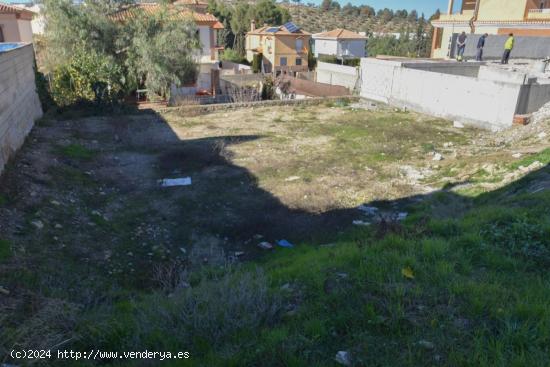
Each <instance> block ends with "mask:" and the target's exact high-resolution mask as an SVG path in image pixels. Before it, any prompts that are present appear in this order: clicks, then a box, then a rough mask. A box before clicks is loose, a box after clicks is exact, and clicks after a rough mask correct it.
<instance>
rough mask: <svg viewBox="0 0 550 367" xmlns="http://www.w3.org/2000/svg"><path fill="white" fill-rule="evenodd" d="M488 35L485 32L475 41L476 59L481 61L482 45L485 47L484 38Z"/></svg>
mask: <svg viewBox="0 0 550 367" xmlns="http://www.w3.org/2000/svg"><path fill="white" fill-rule="evenodd" d="M488 36H489V35H488V34H487V33H485V34H484V35H483V36H481V37H480V38H479V41H477V54H476V61H483V47H485V39H486V38H487V37H488Z"/></svg>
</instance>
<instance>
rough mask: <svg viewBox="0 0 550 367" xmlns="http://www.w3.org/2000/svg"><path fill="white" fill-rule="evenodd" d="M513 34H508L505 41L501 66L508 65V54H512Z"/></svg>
mask: <svg viewBox="0 0 550 367" xmlns="http://www.w3.org/2000/svg"><path fill="white" fill-rule="evenodd" d="M514 42H515V39H514V34H513V33H510V35H509V36H508V39H507V40H506V43H504V54H503V55H502V61H501V62H500V63H501V64H508V60H509V59H510V53H511V52H512V50H513V48H514Z"/></svg>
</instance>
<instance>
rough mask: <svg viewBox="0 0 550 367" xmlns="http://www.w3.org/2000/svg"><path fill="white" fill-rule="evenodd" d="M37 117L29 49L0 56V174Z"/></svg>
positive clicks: (32, 56) (21, 48) (38, 110)
mask: <svg viewBox="0 0 550 367" xmlns="http://www.w3.org/2000/svg"><path fill="white" fill-rule="evenodd" d="M41 116H42V107H41V106H40V100H39V99H38V94H37V93H36V84H35V79H34V50H33V47H32V45H31V44H27V45H23V46H21V47H19V48H15V49H13V50H10V51H5V52H0V172H2V170H3V169H4V166H5V165H6V163H7V162H8V159H10V158H11V157H12V156H13V154H14V153H15V151H16V150H17V149H19V148H20V147H21V145H22V144H23V142H24V141H25V137H26V136H27V134H28V133H29V132H30V131H31V129H32V127H33V125H34V121H35V120H36V119H38V118H40V117H41Z"/></svg>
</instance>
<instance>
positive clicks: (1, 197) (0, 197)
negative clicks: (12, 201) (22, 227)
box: [0, 194, 8, 206]
mask: <svg viewBox="0 0 550 367" xmlns="http://www.w3.org/2000/svg"><path fill="white" fill-rule="evenodd" d="M7 203H8V199H7V198H6V197H5V196H4V195H2V194H0V206H2V205H6V204H7Z"/></svg>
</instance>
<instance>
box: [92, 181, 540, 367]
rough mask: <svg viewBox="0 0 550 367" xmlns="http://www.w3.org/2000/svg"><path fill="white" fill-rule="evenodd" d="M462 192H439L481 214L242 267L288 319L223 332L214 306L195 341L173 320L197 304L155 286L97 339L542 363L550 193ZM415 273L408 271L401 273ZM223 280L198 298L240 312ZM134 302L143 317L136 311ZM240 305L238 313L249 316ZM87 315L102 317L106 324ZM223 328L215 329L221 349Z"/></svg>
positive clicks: (367, 361)
mask: <svg viewBox="0 0 550 367" xmlns="http://www.w3.org/2000/svg"><path fill="white" fill-rule="evenodd" d="M453 196H457V195H456V194H453V193H440V194H439V195H436V196H434V200H435V201H437V202H439V203H440V204H441V205H444V204H446V203H452V202H455V201H457V200H459V201H467V202H469V203H470V205H472V209H470V210H467V211H465V212H464V214H462V215H459V216H457V215H455V216H451V217H449V218H446V219H442V218H438V217H437V216H434V215H431V214H432V210H433V207H432V205H421V206H418V207H416V208H414V209H413V213H414V215H412V216H411V217H410V218H409V219H408V220H407V221H406V222H405V223H403V224H401V225H398V226H397V227H396V228H397V229H396V230H395V231H393V232H392V231H389V232H386V233H385V234H384V235H382V237H380V233H379V231H378V230H377V228H376V227H373V228H354V229H351V230H349V231H347V232H345V233H344V234H342V235H341V236H340V237H339V238H338V239H337V240H336V241H335V242H334V245H333V246H319V245H316V244H313V243H303V244H298V246H297V247H295V248H293V249H291V250H277V251H275V252H274V253H270V254H268V255H267V256H265V257H263V258H262V259H261V260H259V262H257V263H255V264H248V265H245V266H244V267H242V268H240V269H236V272H237V274H247V272H249V271H251V269H254V268H256V267H258V266H260V267H261V268H263V269H264V271H265V274H266V275H267V279H269V285H268V288H269V294H271V295H272V296H273V297H275V298H274V299H277V300H278V301H277V302H281V303H280V304H279V303H278V305H279V306H280V310H279V312H280V313H279V316H278V317H275V318H269V317H268V316H269V315H271V314H266V318H265V319H264V320H269V321H268V322H267V323H264V322H265V321H260V322H259V323H258V321H257V320H256V321H254V322H252V323H248V321H247V318H244V319H242V320H241V321H239V322H240V324H239V327H238V328H237V329H232V328H231V327H229V328H228V327H224V330H226V332H224V333H223V334H218V332H219V330H221V329H219V330H218V329H217V328H212V329H210V326H209V325H210V324H209V322H210V321H209V320H210V318H209V317H207V316H206V315H210V314H211V313H216V314H217V315H219V317H222V318H223V317H226V316H227V314H225V313H223V312H222V313H219V314H218V313H217V312H219V310H218V309H217V307H216V306H215V305H212V304H209V303H205V304H203V305H202V307H203V308H202V310H201V311H196V312H199V314H198V316H197V317H199V318H204V319H203V321H202V322H201V323H196V324H195V325H199V326H194V327H195V328H196V327H199V329H193V332H192V337H191V336H190V335H191V334H187V331H188V327H184V328H175V329H174V328H173V327H174V324H173V322H176V323H177V325H180V324H181V325H185V323H186V322H187V321H185V319H184V318H183V319H179V318H178V316H177V315H180V314H181V313H176V314H173V315H172V316H170V317H168V319H167V320H170V321H169V322H166V320H164V319H163V318H164V317H167V315H171V313H172V312H174V310H183V309H186V308H185V307H189V305H190V304H188V303H186V302H187V301H183V300H184V299H185V298H184V299H181V298H179V297H182V296H183V294H182V295H180V294H178V293H177V294H176V295H174V296H171V297H166V296H162V295H160V294H156V295H155V299H156V301H155V302H152V300H153V299H152V298H151V297H150V296H146V297H145V298H143V299H141V300H137V304H136V305H135V306H133V307H129V306H127V305H126V306H125V307H123V308H121V307H117V309H116V311H114V313H112V314H110V316H109V317H110V318H112V320H118V322H116V325H118V326H116V327H114V328H113V327H112V325H113V324H112V323H111V322H107V323H104V325H109V327H108V328H104V329H102V328H96V327H94V328H92V329H91V330H94V333H93V338H91V336H90V338H89V339H87V342H88V343H93V342H94V341H96V340H103V341H104V342H105V343H108V344H109V346H111V347H112V348H121V347H123V346H126V347H128V346H129V345H131V346H138V345H139V346H141V347H144V346H146V347H148V348H154V347H155V348H159V347H164V348H169V347H170V346H172V345H178V343H180V344H181V343H185V344H186V345H190V346H191V348H192V350H193V352H194V360H193V362H192V363H194V365H207V364H208V363H214V364H216V365H255V364H257V363H258V361H261V364H262V366H268V367H270V366H273V367H275V366H281V365H296V366H331V365H333V364H332V362H330V361H332V360H333V358H334V355H335V354H336V352H337V351H339V350H346V351H348V352H349V353H350V354H351V356H352V359H353V363H354V365H360V366H362V365H391V366H411V367H412V366H428V365H434V364H437V365H442V366H457V365H462V366H473V365H475V366H487V367H489V366H495V365H498V366H516V365H517V366H541V367H542V366H546V365H547V345H548V342H549V341H550V331H549V330H550V328H548V325H549V324H550V300H549V299H548V294H549V293H550V285H549V284H550V275H549V274H548V272H547V271H545V269H546V268H547V266H548V263H547V261H548V260H550V257H548V254H549V252H548V250H550V240H549V239H550V232H549V231H550V219H549V218H550V216H549V215H548V214H549V212H548V208H549V207H550V193H546V192H543V193H537V194H526V195H521V196H516V197H506V198H502V197H501V196H500V193H489V194H483V195H482V196H483V197H482V198H480V199H479V200H471V199H468V198H463V197H460V198H458V197H457V198H454V197H453ZM476 203H477V204H476ZM405 268H410V270H411V271H412V277H405V276H404V275H403V269H405ZM211 274H220V271H219V270H216V271H214V272H213V273H211ZM229 276H230V277H233V275H229ZM238 276H239V275H238ZM208 279H211V278H208ZM216 283H217V282H216V281H215V282H212V283H210V281H206V282H204V281H200V282H198V283H197V282H193V284H197V285H196V286H195V285H194V286H193V287H198V288H197V289H196V290H195V291H199V290H200V293H201V294H203V296H201V297H203V298H204V297H206V298H205V299H208V298H209V297H211V296H210V295H208V294H210V293H211V292H212V293H211V294H212V295H216V296H214V297H215V299H217V300H219V299H222V298H223V299H225V301H223V302H222V303H223V304H224V305H225V304H227V306H228V307H230V308H233V307H234V306H235V304H233V303H232V299H233V298H232V297H233V296H230V295H229V294H227V295H225V293H220V295H219V296H217V294H218V292H220V291H221V289H220V288H219V285H216ZM232 287H233V288H232V292H231V293H234V294H236V297H243V296H244V297H245V298H244V299H241V300H240V301H239V302H243V304H242V307H243V308H242V310H246V309H247V307H249V306H248V305H249V304H248V303H247V302H245V299H249V300H252V299H254V303H258V301H257V300H256V299H255V298H254V297H251V298H248V296H245V294H246V292H248V290H246V289H247V286H246V285H243V286H239V285H238V284H236V283H232ZM243 287H244V288H243ZM255 287H257V285H255V286H254V287H253V288H255ZM254 292H255V291H254ZM262 292H263V291H262ZM184 294H185V293H184ZM189 294H190V293H189ZM183 297H185V296H183ZM227 297H229V298H227ZM181 302H183V303H181ZM199 303H200V302H199ZM260 303H261V302H260ZM182 307H183V308H182ZM135 308H139V309H140V310H141V312H140V314H141V315H142V316H140V317H137V316H133V315H134V314H135V312H133V311H132V310H133V309H135ZM159 309H162V310H163V311H162V312H161V313H160V314H162V315H163V316H159V312H158V310H159ZM237 309H239V310H240V309H241V308H239V307H238V308H237ZM186 310H187V309H186ZM121 312H122V314H120V313H121ZM194 312H195V311H194ZM235 312H236V313H234V314H233V315H234V316H233V317H235V319H236V320H239V318H240V317H241V316H239V312H240V311H235ZM247 312H254V311H250V310H249V311H247ZM264 312H266V311H264ZM143 315H148V316H147V317H145V318H143V317H144V316H143ZM224 315H226V316H224ZM103 317H105V314H104V315H101V316H100V318H103ZM89 321H90V324H91V325H96V322H97V319H94V318H92V319H91V320H89ZM227 322H229V320H225V321H224V325H227ZM136 325H140V327H139V328H137V326H136ZM89 330H90V329H88V331H89ZM178 330H179V331H178ZM185 330H187V331H185ZM204 333H206V334H204ZM210 333H214V334H210ZM84 335H86V333H84ZM213 335H218V337H216V338H217V339H216V338H214V339H215V340H216V343H217V344H216V347H215V348H213V347H212V342H211V341H212V340H214V339H212V338H213ZM136 340H137V341H138V342H137V344H136V345H132V344H128V343H136ZM206 340H209V342H208V343H206ZM335 340H337V341H338V342H337V343H336V344H335ZM85 341H86V339H85ZM243 344H246V345H249V348H247V349H246V353H243V352H242V348H240V347H238V346H242V345H243ZM396 351H398V352H396ZM436 362H437V363H436Z"/></svg>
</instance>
